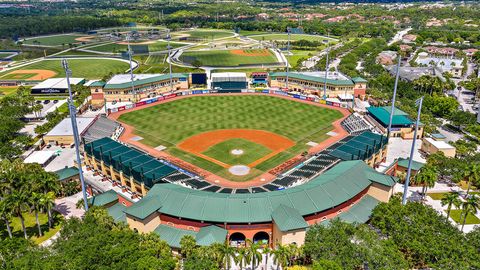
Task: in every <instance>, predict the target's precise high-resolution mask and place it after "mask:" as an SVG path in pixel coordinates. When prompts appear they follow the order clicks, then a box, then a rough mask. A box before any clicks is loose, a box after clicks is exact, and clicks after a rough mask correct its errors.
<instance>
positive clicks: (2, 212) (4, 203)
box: [0, 199, 13, 238]
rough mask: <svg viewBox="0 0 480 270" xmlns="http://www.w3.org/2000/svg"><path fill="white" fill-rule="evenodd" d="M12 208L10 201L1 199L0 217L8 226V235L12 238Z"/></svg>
mask: <svg viewBox="0 0 480 270" xmlns="http://www.w3.org/2000/svg"><path fill="white" fill-rule="evenodd" d="M12 212H13V211H12V208H11V207H10V204H9V201H8V200H6V199H3V200H0V217H1V218H2V219H3V221H4V222H5V225H6V226H7V232H8V236H9V237H10V238H12V237H13V236H12V228H10V218H11V216H12Z"/></svg>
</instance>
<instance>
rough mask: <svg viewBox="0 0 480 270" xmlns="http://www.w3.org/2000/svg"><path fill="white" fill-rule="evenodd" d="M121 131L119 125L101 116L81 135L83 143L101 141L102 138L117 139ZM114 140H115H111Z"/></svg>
mask: <svg viewBox="0 0 480 270" xmlns="http://www.w3.org/2000/svg"><path fill="white" fill-rule="evenodd" d="M121 129H123V128H122V127H121V126H120V124H119V123H117V122H115V121H112V120H110V119H108V118H107V117H106V116H104V115H101V116H100V117H98V118H97V120H96V121H95V122H94V123H93V124H92V125H91V126H90V127H89V128H88V129H87V131H86V132H85V133H84V134H83V135H82V137H83V139H84V141H85V143H90V142H92V141H95V140H98V139H101V138H103V137H118V136H119V135H120V134H121ZM113 139H116V138H113Z"/></svg>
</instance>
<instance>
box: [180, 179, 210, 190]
mask: <svg viewBox="0 0 480 270" xmlns="http://www.w3.org/2000/svg"><path fill="white" fill-rule="evenodd" d="M181 182H182V183H184V184H185V185H187V186H190V187H192V188H194V189H202V188H205V187H208V186H210V183H208V182H207V181H201V180H197V179H188V180H182V181H181Z"/></svg>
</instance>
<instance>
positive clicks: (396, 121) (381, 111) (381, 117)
mask: <svg viewBox="0 0 480 270" xmlns="http://www.w3.org/2000/svg"><path fill="white" fill-rule="evenodd" d="M367 110H368V112H369V114H370V115H372V117H373V118H375V120H377V121H378V122H379V123H380V124H381V125H382V126H383V127H388V123H389V122H390V112H391V111H392V109H391V107H388V106H385V107H368V108H367ZM411 125H413V121H412V119H410V117H409V116H408V114H407V113H406V112H404V111H402V110H400V109H397V108H395V111H394V114H393V119H392V126H402V127H405V126H411Z"/></svg>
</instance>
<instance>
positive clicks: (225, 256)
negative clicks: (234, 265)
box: [221, 240, 235, 270]
mask: <svg viewBox="0 0 480 270" xmlns="http://www.w3.org/2000/svg"><path fill="white" fill-rule="evenodd" d="M221 253H222V261H224V262H225V264H224V266H225V270H227V269H230V267H231V262H232V259H233V260H235V248H234V247H232V246H230V244H229V243H228V240H225V244H224V245H223V247H222V249H221Z"/></svg>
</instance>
